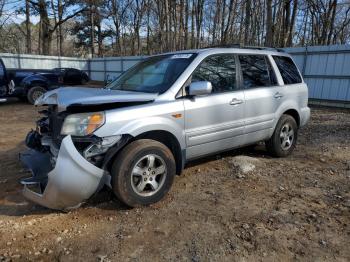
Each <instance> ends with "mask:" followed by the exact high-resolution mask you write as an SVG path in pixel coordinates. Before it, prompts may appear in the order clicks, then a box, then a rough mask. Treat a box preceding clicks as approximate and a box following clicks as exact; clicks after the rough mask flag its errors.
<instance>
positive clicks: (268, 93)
mask: <svg viewBox="0 0 350 262" xmlns="http://www.w3.org/2000/svg"><path fill="white" fill-rule="evenodd" d="M238 57H239V62H240V70H241V85H242V86H243V88H244V97H245V104H244V111H245V136H244V140H243V143H244V144H249V143H254V142H257V141H259V140H263V139H266V138H268V137H269V134H270V131H271V129H272V128H273V123H274V118H275V112H276V110H277V108H278V106H279V104H280V99H281V98H282V94H281V92H280V88H281V86H279V85H278V83H277V78H276V75H275V74H274V72H273V69H272V66H271V63H270V60H269V57H268V56H266V55H251V54H247V55H245V54H244V55H239V56H238Z"/></svg>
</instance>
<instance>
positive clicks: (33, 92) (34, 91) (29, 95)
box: [27, 86, 46, 105]
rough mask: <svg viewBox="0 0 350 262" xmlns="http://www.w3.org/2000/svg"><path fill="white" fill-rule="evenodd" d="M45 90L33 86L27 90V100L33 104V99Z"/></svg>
mask: <svg viewBox="0 0 350 262" xmlns="http://www.w3.org/2000/svg"><path fill="white" fill-rule="evenodd" d="M45 92H46V89H45V88H43V87H41V86H34V87H31V88H30V89H29V90H28V93H27V99H28V102H29V103H31V104H32V105H34V103H35V100H36V99H38V98H39V96H41V95H42V94H44V93H45Z"/></svg>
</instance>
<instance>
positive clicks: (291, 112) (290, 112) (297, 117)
mask: <svg viewBox="0 0 350 262" xmlns="http://www.w3.org/2000/svg"><path fill="white" fill-rule="evenodd" d="M282 115H290V116H291V117H293V118H294V119H295V122H296V123H297V125H298V127H299V126H300V115H299V112H298V111H297V110H295V109H288V110H286V111H284V112H283V114H282Z"/></svg>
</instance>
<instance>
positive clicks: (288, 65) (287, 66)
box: [273, 56, 302, 85]
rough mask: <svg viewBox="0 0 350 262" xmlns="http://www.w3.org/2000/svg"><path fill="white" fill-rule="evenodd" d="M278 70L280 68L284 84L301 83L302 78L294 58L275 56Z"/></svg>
mask: <svg viewBox="0 0 350 262" xmlns="http://www.w3.org/2000/svg"><path fill="white" fill-rule="evenodd" d="M273 59H274V60H275V62H276V65H277V67H278V70H280V73H281V76H282V79H283V82H284V84H286V85H290V84H297V83H301V82H302V79H301V76H300V74H299V72H298V69H297V67H296V66H295V64H294V62H293V60H292V59H291V58H290V57H287V56H273Z"/></svg>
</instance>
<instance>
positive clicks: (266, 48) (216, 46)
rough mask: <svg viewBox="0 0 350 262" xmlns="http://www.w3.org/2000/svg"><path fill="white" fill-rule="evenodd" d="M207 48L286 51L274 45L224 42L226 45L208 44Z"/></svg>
mask: <svg viewBox="0 0 350 262" xmlns="http://www.w3.org/2000/svg"><path fill="white" fill-rule="evenodd" d="M206 48H243V49H257V50H271V51H277V52H285V51H284V50H283V49H281V48H274V47H266V46H249V45H246V46H245V45H241V44H224V45H214V46H207V47H204V48H203V49H206Z"/></svg>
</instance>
